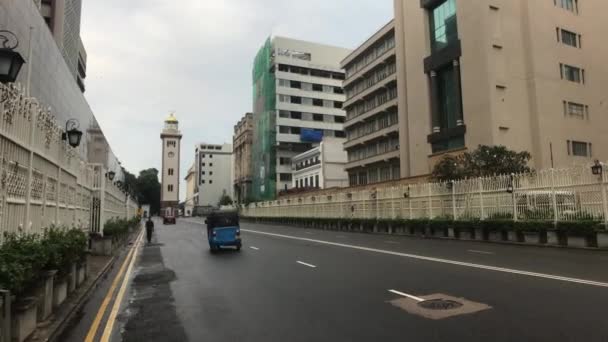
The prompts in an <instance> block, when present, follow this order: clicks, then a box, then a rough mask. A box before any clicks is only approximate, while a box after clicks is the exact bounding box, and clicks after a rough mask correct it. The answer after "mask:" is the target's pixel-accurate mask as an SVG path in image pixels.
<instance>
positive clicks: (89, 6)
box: [81, 0, 393, 199]
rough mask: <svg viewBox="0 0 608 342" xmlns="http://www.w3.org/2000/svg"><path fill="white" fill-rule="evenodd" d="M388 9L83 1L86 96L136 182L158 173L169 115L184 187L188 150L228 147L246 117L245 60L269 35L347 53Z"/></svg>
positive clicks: (194, 0) (266, 2)
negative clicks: (175, 122) (143, 173)
mask: <svg viewBox="0 0 608 342" xmlns="http://www.w3.org/2000/svg"><path fill="white" fill-rule="evenodd" d="M392 7H393V1H392V0H307V1H290V0H213V1H211V0H127V1H125V0H103V1H98V0H85V1H83V16H82V29H81V30H82V38H83V41H84V44H85V47H86V49H87V52H88V66H87V79H86V85H87V92H86V97H87V99H88V101H89V103H90V105H91V107H92V109H93V111H94V113H95V115H96V116H97V119H98V121H99V123H100V125H101V127H102V129H103V131H104V133H105V135H106V137H107V138H108V140H109V142H110V145H111V147H112V149H113V150H114V153H115V154H116V155H117V156H118V158H119V159H120V160H121V161H122V165H123V166H124V167H126V168H127V169H128V170H129V171H130V172H132V173H135V174H138V173H139V171H140V170H142V169H146V168H150V167H155V168H157V169H160V165H161V159H160V154H161V142H160V137H159V134H160V130H161V128H162V125H163V120H164V119H165V117H166V116H167V115H168V113H169V111H172V110H174V111H176V116H177V118H178V119H179V122H180V129H181V131H182V134H183V135H184V138H183V140H182V151H181V153H182V156H181V161H182V165H181V174H180V177H181V178H182V179H183V178H184V177H185V173H186V171H187V168H188V167H189V166H190V165H191V164H192V162H193V160H194V145H195V144H196V143H199V142H208V143H218V144H219V143H224V142H226V143H232V133H233V127H234V124H235V123H236V122H237V121H238V120H239V119H240V118H241V117H242V116H243V114H244V113H245V112H248V111H251V107H252V98H251V97H252V87H251V84H252V81H251V69H252V63H253V58H254V57H255V54H256V53H257V51H258V49H259V48H260V47H261V45H262V44H263V43H264V41H265V40H266V38H267V37H268V36H270V35H281V36H287V37H292V38H297V39H303V40H309V41H314V42H319V43H325V44H330V45H337V46H342V47H347V48H354V47H356V46H358V45H359V44H361V43H362V42H363V41H365V40H366V39H367V38H368V37H369V36H370V35H371V34H373V33H374V32H375V31H376V30H377V29H379V28H380V27H382V26H383V25H384V24H385V23H387V22H388V21H389V20H390V19H391V18H392V15H393V9H392ZM182 183H183V182H182ZM181 188H182V190H181V192H180V195H181V197H182V199H183V198H184V195H185V190H183V189H184V184H182V186H181Z"/></svg>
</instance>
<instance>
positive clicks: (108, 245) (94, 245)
mask: <svg viewBox="0 0 608 342" xmlns="http://www.w3.org/2000/svg"><path fill="white" fill-rule="evenodd" d="M91 252H92V253H93V254H94V255H103V256H111V255H112V237H111V236H103V237H102V236H99V235H94V236H91Z"/></svg>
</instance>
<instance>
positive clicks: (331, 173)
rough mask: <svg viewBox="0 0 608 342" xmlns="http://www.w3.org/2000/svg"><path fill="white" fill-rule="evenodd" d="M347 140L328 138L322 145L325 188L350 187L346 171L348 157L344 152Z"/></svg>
mask: <svg viewBox="0 0 608 342" xmlns="http://www.w3.org/2000/svg"><path fill="white" fill-rule="evenodd" d="M344 142H346V139H338V138H333V139H331V138H326V139H323V142H322V143H321V151H322V153H321V157H322V158H323V159H322V162H321V165H322V166H323V175H322V179H323V182H322V184H323V188H333V187H345V186H348V173H347V172H346V170H345V169H344V166H345V165H346V163H347V161H348V156H347V154H346V151H345V150H344Z"/></svg>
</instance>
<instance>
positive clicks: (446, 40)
mask: <svg viewBox="0 0 608 342" xmlns="http://www.w3.org/2000/svg"><path fill="white" fill-rule="evenodd" d="M430 19H431V48H432V51H433V52H435V51H439V50H441V49H443V48H445V47H446V46H448V45H450V44H451V43H453V42H455V41H456V40H458V25H457V22H456V0H446V1H444V2H443V3H442V4H441V5H439V6H437V7H435V8H434V9H432V10H431V18H430Z"/></svg>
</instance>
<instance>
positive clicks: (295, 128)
mask: <svg viewBox="0 0 608 342" xmlns="http://www.w3.org/2000/svg"><path fill="white" fill-rule="evenodd" d="M301 131H302V130H301V129H300V127H291V134H300V132H301Z"/></svg>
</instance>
